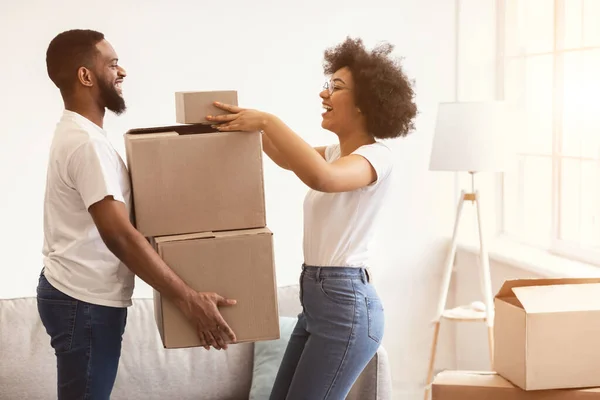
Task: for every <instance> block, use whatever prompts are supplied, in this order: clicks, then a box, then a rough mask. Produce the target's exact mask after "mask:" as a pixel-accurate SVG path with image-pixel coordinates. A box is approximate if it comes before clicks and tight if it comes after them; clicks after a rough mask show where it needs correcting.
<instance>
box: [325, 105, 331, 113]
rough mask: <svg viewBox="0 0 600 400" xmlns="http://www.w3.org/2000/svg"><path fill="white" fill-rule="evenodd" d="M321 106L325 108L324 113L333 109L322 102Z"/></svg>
mask: <svg viewBox="0 0 600 400" xmlns="http://www.w3.org/2000/svg"><path fill="white" fill-rule="evenodd" d="M323 108H324V109H325V112H326V113H328V112H330V111H331V110H333V108H332V107H331V106H328V105H325V104H323Z"/></svg>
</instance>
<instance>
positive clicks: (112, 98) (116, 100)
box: [98, 80, 127, 115]
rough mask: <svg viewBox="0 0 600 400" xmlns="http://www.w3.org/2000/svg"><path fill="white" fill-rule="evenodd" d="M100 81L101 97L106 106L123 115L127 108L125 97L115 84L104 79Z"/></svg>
mask: <svg viewBox="0 0 600 400" xmlns="http://www.w3.org/2000/svg"><path fill="white" fill-rule="evenodd" d="M98 83H99V85H98V87H99V89H100V97H101V98H102V102H103V103H104V107H106V108H108V109H109V110H110V111H112V112H114V113H115V114H117V115H121V114H122V113H123V112H124V111H125V110H126V109H127V106H126V105H125V100H124V99H123V97H121V95H120V94H119V92H117V89H116V88H115V86H114V85H113V84H110V83H108V82H106V81H104V80H99V81H98Z"/></svg>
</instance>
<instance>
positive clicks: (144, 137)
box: [128, 131, 179, 140]
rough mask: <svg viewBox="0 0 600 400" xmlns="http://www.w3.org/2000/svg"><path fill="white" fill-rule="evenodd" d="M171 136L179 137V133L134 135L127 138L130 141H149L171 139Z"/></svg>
mask: <svg viewBox="0 0 600 400" xmlns="http://www.w3.org/2000/svg"><path fill="white" fill-rule="evenodd" d="M171 136H179V133H177V132H175V131H169V132H156V133H136V134H135V135H129V136H128V138H129V139H131V140H136V139H138V140H139V139H150V138H162V137H171Z"/></svg>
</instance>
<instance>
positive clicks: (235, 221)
mask: <svg viewBox="0 0 600 400" xmlns="http://www.w3.org/2000/svg"><path fill="white" fill-rule="evenodd" d="M125 145H126V152H127V164H128V168H129V173H130V175H131V184H132V193H133V206H134V207H133V210H134V216H135V225H136V228H137V229H138V230H139V231H140V232H141V233H142V234H143V235H144V236H146V237H153V236H166V235H179V234H186V233H196V232H211V231H226V230H237V229H251V228H263V227H265V226H266V214H265V200H264V183H263V164H262V142H261V135H260V133H259V132H217V131H216V130H214V129H213V128H211V127H210V126H207V125H175V126H164V127H155V128H146V129H132V130H130V131H128V132H127V133H126V134H125Z"/></svg>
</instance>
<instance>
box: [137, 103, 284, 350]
mask: <svg viewBox="0 0 600 400" xmlns="http://www.w3.org/2000/svg"><path fill="white" fill-rule="evenodd" d="M232 93H233V94H232ZM176 99H177V100H176V108H177V122H184V123H189V122H190V121H193V122H198V121H203V118H204V116H205V115H206V114H208V113H211V114H217V113H218V112H217V109H216V108H214V107H213V106H212V105H211V104H212V102H213V101H222V102H227V103H230V104H231V103H233V104H237V95H235V92H185V93H177V94H176ZM190 104H191V105H190ZM125 144H126V153H127V162H128V167H129V173H130V175H131V183H132V192H133V193H132V194H133V210H134V221H135V225H136V227H137V229H138V230H139V231H140V232H141V233H142V234H143V235H144V236H146V237H148V238H149V239H150V241H151V243H153V245H154V247H155V249H156V251H157V252H158V254H159V255H160V256H161V257H162V259H163V260H164V261H165V262H166V264H167V265H168V266H169V267H170V268H171V269H173V270H174V271H175V273H177V275H178V276H180V277H181V278H182V279H183V280H184V281H185V282H186V283H187V284H188V285H189V286H190V287H192V288H193V289H195V290H197V291H199V292H205V291H206V292H216V293H218V294H220V295H222V296H224V297H226V298H231V299H235V300H237V304H236V305H235V306H232V307H225V308H222V309H221V312H222V314H223V317H224V318H225V320H226V321H227V323H228V324H229V325H230V326H231V328H232V329H233V330H234V332H235V333H236V336H237V340H238V342H251V341H258V340H270V339H277V338H279V322H278V310H277V297H276V290H277V289H276V279H275V268H274V259H273V239H272V233H271V231H270V230H269V229H268V228H267V226H266V215H265V200H264V185H263V170H262V143H261V136H260V133H259V132H251V133H247V132H218V131H216V130H215V129H213V128H211V127H210V125H209V124H205V123H193V124H186V125H173V126H163V127H153V128H143V129H133V130H130V131H128V132H127V133H126V134H125ZM154 304H155V315H156V323H157V326H158V331H159V332H160V336H161V339H162V342H163V345H164V346H165V347H166V348H180V347H196V346H201V345H203V344H204V343H201V341H200V339H199V338H198V336H197V333H196V331H195V329H194V327H193V326H192V324H190V322H189V321H188V320H187V319H186V318H185V317H184V316H183V314H182V313H181V312H180V311H179V310H178V309H177V308H176V307H175V306H174V305H173V304H172V303H171V302H170V301H169V299H166V298H164V297H162V296H161V295H160V293H158V292H156V291H155V292H154Z"/></svg>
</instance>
